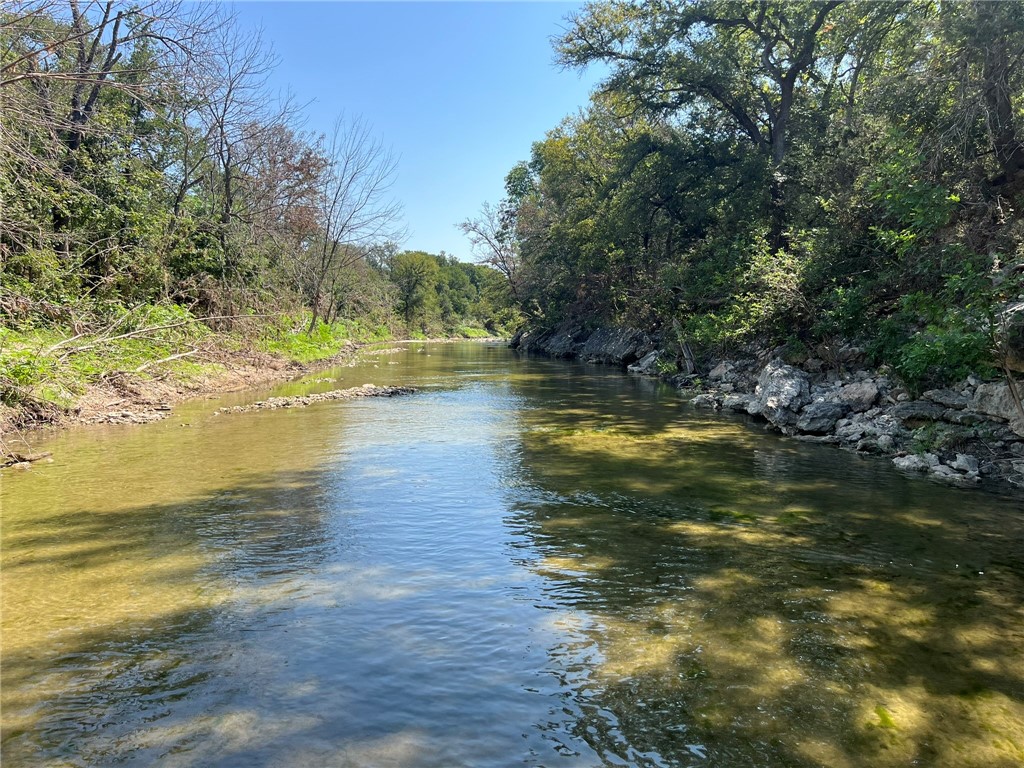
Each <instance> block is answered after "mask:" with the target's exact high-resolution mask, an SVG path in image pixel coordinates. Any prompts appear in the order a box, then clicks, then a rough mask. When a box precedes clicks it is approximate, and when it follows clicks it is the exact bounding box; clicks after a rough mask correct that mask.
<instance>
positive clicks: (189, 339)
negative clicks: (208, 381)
mask: <svg viewBox="0 0 1024 768" xmlns="http://www.w3.org/2000/svg"><path fill="white" fill-rule="evenodd" d="M255 322H259V323H260V325H259V327H256V328H254V327H253V326H252V325H251V324H250V325H248V327H247V328H245V329H242V330H238V331H233V332H220V333H215V332H214V331H211V330H210V329H209V328H208V327H207V326H206V325H204V324H203V323H202V322H200V320H199V319H197V318H195V317H194V316H192V315H191V314H189V313H188V311H187V310H185V309H183V308H181V307H177V306H170V307H168V306H162V305H157V306H144V307H137V308H135V309H133V310H131V311H127V310H121V312H120V314H116V313H115V314H112V316H111V317H110V318H105V319H103V320H97V321H96V326H97V328H100V330H98V331H97V332H95V333H91V334H82V335H80V336H76V334H75V332H74V330H72V329H70V328H59V327H45V328H31V329H22V330H17V331H16V330H12V329H9V328H2V327H0V403H2V404H4V405H8V406H13V407H15V408H18V407H20V406H28V405H31V404H32V403H38V402H43V403H46V404H50V405H55V406H58V407H60V408H67V407H70V406H72V405H74V403H75V401H76V399H77V398H78V396H80V395H81V394H82V393H84V392H85V390H86V388H87V387H88V386H89V385H90V384H91V383H94V382H96V381H98V380H99V379H101V378H102V377H104V376H109V375H110V374H113V373H118V372H125V373H130V374H132V375H133V376H138V377H140V378H147V377H152V376H156V375H165V374H168V373H169V374H170V375H171V376H173V377H174V378H175V379H177V380H179V381H188V380H195V379H198V378H200V377H202V376H204V375H208V374H210V373H213V372H215V371H217V370H220V369H222V366H221V365H219V364H217V363H212V362H204V361H201V360H199V359H198V357H192V356H186V357H179V358H175V359H167V358H172V357H174V356H176V355H180V354H182V353H185V352H190V351H191V350H196V349H199V348H200V347H204V348H207V349H211V348H212V349H220V350H224V351H229V352H236V353H241V354H244V351H245V350H246V349H251V348H253V347H255V348H256V349H258V350H260V351H263V352H268V353H271V354H275V355H278V356H280V357H284V358H286V359H288V360H293V361H297V362H300V363H312V362H316V361H318V360H324V359H328V358H330V357H333V356H334V355H336V354H337V353H338V352H339V351H340V350H341V349H342V348H343V347H344V346H345V345H346V343H348V342H360V343H365V342H373V341H383V340H386V339H388V338H390V337H391V334H390V331H389V330H388V329H387V328H386V327H382V326H377V327H372V326H369V325H367V324H364V323H361V322H359V321H357V320H347V321H342V322H338V323H335V324H334V325H326V324H324V323H319V324H318V325H317V327H316V329H315V330H314V332H313V333H312V334H307V333H306V329H307V327H308V323H309V316H308V315H306V316H305V317H303V316H302V315H296V316H293V317H284V318H280V319H276V320H274V321H270V322H268V321H265V320H259V321H255ZM125 334H133V335H127V336H126V335H125Z"/></svg>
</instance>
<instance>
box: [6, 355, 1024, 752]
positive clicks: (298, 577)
mask: <svg viewBox="0 0 1024 768" xmlns="http://www.w3.org/2000/svg"><path fill="white" fill-rule="evenodd" d="M324 376H329V377H332V378H336V379H337V381H318V382H312V383H310V382H307V383H302V382H298V383H290V384H288V385H285V386H282V387H279V388H278V389H277V390H275V392H274V394H296V393H301V392H307V391H322V390H326V389H333V388H339V387H350V386H357V385H360V384H363V383H366V382H373V383H375V384H380V385H387V384H412V385H414V386H416V387H418V388H419V392H418V393H417V394H415V395H413V396H409V397H403V398H395V399H365V400H359V401H345V402H328V403H321V404H317V405H314V406H311V407H309V408H304V409H296V410H276V411H260V412H254V413H225V414H221V415H214V411H215V409H216V408H217V407H219V406H221V405H224V404H236V403H242V402H246V401H248V400H253V399H257V397H258V396H264V395H266V394H267V393H265V392H264V393H253V394H248V395H235V396H231V397H227V398H221V399H220V400H217V401H200V402H195V403H190V404H187V405H185V406H180V407H178V408H176V409H175V411H174V413H173V414H172V416H171V418H170V419H168V420H167V421H165V422H161V423H159V424H155V425H148V426H142V427H138V426H136V427H125V426H117V427H115V426H111V427H94V428H88V429H75V430H71V431H68V432H65V433H63V434H60V435H58V436H56V437H53V438H51V439H49V440H47V441H46V442H45V443H43V444H41V445H39V446H38V447H39V448H42V449H45V450H51V451H53V453H54V457H55V461H54V462H53V463H52V464H39V465H36V466H35V467H33V469H31V470H30V471H26V472H22V473H12V472H10V471H5V472H4V473H3V474H2V475H0V483H2V489H0V492H2V496H0V500H2V526H3V527H2V540H0V575H2V588H3V591H2V609H3V613H2V631H3V634H2V641H3V646H2V661H0V672H2V701H0V703H2V717H3V741H2V748H0V749H2V752H0V754H2V759H3V765H4V766H5V768H8V767H10V768H14V767H15V766H120V765H131V766H150V765H159V766H171V767H173V766H190V767H196V768H199V767H204V768H205V767H207V766H238V767H239V768H241V767H243V766H245V767H248V766H283V767H291V766H310V767H321V766H323V767H327V766H373V767H374V768H389V767H395V768H407V767H408V768H412V767H415V768H421V767H426V766H436V767H438V768H442V767H443V768H451V767H453V766H472V767H474V768H476V767H495V768H498V767H503V766H548V767H550V768H554V767H555V766H659V767H668V766H672V767H675V766H737V767H740V766H829V767H830V768H844V767H845V766H914V765H919V766H950V767H951V768H952V767H953V766H956V767H957V768H962V767H966V766H979V767H981V766H984V767H985V768H998V767H1000V766H1018V765H1022V764H1024V504H1022V502H1021V500H1020V499H1019V498H1016V499H1014V498H1012V497H1010V496H1000V495H998V494H993V493H985V492H980V491H976V490H975V491H971V490H959V489H949V488H945V487H942V486H938V485H934V484H932V483H930V482H928V481H926V480H923V479H917V478H909V477H905V476H903V475H901V474H899V473H898V472H897V471H895V470H894V469H893V468H892V467H891V465H890V464H889V463H888V462H887V461H885V460H881V459H864V458H859V457H857V456H854V455H851V454H848V453H844V452H842V451H839V450H836V449H832V448H828V447H821V446H811V445H804V444H801V443H798V442H794V441H790V440H786V439H782V438H778V437H776V436H773V435H770V434H767V433H765V432H764V431H763V430H762V429H760V428H759V427H758V426H757V425H755V424H752V423H747V422H746V421H744V420H743V419H741V418H739V417H732V416H720V415H716V414H709V413H699V412H695V411H693V410H691V409H689V407H688V406H686V405H684V404H683V403H682V401H680V399H679V398H678V397H677V395H676V394H675V393H674V392H673V391H672V390H670V389H668V388H666V387H664V386H662V385H660V384H658V383H656V382H653V381H650V380H646V379H641V378H637V377H630V376H626V375H623V374H620V373H618V372H615V371H611V370H608V369H602V368H595V367H585V366H580V365H572V364H566V363H562V362H556V361H548V360H538V359H528V358H525V357H520V356H517V355H516V354H515V353H513V352H510V351H509V350H506V349H504V348H502V347H501V346H500V345H487V344H479V343H475V344H474V343H466V344H434V345H424V344H411V345H408V346H405V347H404V348H403V351H401V352H397V353H392V354H381V355H376V356H370V357H369V358H368V359H367V361H366V362H364V363H361V364H360V365H358V366H356V367H349V368H339V369H336V370H333V371H331V372H328V373H327V374H318V375H317V376H316V377H311V378H323V377H324Z"/></svg>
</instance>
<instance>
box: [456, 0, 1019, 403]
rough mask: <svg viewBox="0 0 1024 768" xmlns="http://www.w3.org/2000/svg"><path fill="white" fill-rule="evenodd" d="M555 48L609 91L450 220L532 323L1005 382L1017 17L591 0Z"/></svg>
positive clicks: (976, 4) (977, 1)
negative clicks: (1002, 348) (833, 354)
mask: <svg viewBox="0 0 1024 768" xmlns="http://www.w3.org/2000/svg"><path fill="white" fill-rule="evenodd" d="M555 47H556V51H557V55H558V58H559V61H560V62H561V64H563V65H564V66H567V67H586V66H588V65H591V64H594V63H602V64H604V65H605V66H607V68H608V72H609V74H608V76H607V77H606V78H605V80H604V81H603V83H602V84H601V86H600V87H599V89H598V90H597V91H596V92H595V93H594V94H593V96H592V99H591V102H590V104H589V106H588V107H587V108H586V109H584V110H581V111H580V112H579V114H576V115H573V116H570V117H568V118H566V119H565V120H564V121H563V122H562V123H561V124H560V125H558V126H557V127H555V128H553V129H552V130H551V131H550V132H548V134H547V136H546V137H545V138H543V139H542V140H540V141H538V142H536V143H535V144H534V146H533V150H532V153H531V156H530V158H529V159H528V160H527V161H525V162H523V163H520V164H519V165H517V166H516V167H515V168H513V169H512V170H511V172H510V173H509V174H508V176H507V178H506V192H507V194H506V197H505V199H504V200H502V201H501V202H500V203H499V204H497V205H494V206H485V207H484V209H483V210H482V212H481V214H480V215H479V216H477V217H475V218H473V219H470V220H467V221H466V222H465V223H464V224H463V227H464V230H465V231H467V233H468V234H470V236H471V238H473V240H474V242H475V243H476V244H477V246H478V247H479V248H480V249H481V252H482V253H483V254H485V256H486V258H487V259H488V260H489V262H490V263H491V264H493V265H494V266H495V267H496V268H497V269H498V270H500V271H501V272H502V274H503V275H504V277H505V279H506V282H507V284H508V285H509V289H510V292H511V293H512V294H513V295H514V296H515V297H516V299H517V301H518V302H519V305H520V307H521V309H522V310H523V311H524V312H525V313H526V314H527V315H528V316H529V317H530V318H531V322H533V323H534V324H536V325H543V326H555V325H558V324H564V323H570V324H572V323H577V324H592V325H593V324H602V323H624V324H631V325H637V326H640V327H644V328H648V329H661V330H662V331H663V332H664V335H665V336H666V339H667V340H668V342H670V343H680V344H681V343H683V342H686V343H688V344H693V345H695V346H697V347H699V348H700V349H702V350H704V351H705V353H709V354H712V353H721V352H723V351H725V350H728V349H733V350H735V349H736V348H739V347H742V346H744V345H747V344H750V343H751V342H756V343H759V344H764V343H766V342H767V343H772V344H786V345H787V349H789V350H792V351H794V353H796V354H800V353H803V352H809V353H813V354H816V355H818V356H822V357H825V358H826V359H827V357H828V355H829V351H830V350H834V349H835V348H837V347H838V346H839V344H841V343H843V342H844V341H859V342H862V343H864V344H867V345H868V347H869V350H870V352H871V353H872V355H873V356H874V359H875V362H876V363H883V362H884V363H889V364H890V365H892V366H893V367H895V368H896V370H897V372H898V373H899V374H900V375H901V376H903V377H904V378H905V379H906V380H908V381H909V382H912V383H915V384H919V385H921V386H926V385H929V384H932V385H934V384H938V383H942V382H948V381H952V380H954V379H955V378H957V377H962V376H964V375H966V372H969V371H971V370H974V371H979V370H984V369H986V368H991V367H992V366H994V365H998V363H999V349H998V339H997V337H998V324H999V320H1000V317H1001V315H1000V313H1001V311H1002V309H1003V308H1004V307H1005V306H1006V305H1007V303H1008V302H1012V301H1014V300H1020V299H1022V298H1024V296H1022V274H1024V249H1022V246H1021V243H1022V242H1024V225H1022V220H1021V216H1020V214H1019V208H1020V205H1021V203H1022V202H1024V200H1022V192H1024V141H1022V135H1021V128H1020V121H1021V116H1022V115H1021V109H1022V89H1024V80H1022V75H1021V60H1022V57H1024V3H1020V2H984V1H981V0H964V1H963V2H954V3H947V2H933V1H932V0H908V1H900V2H884V1H883V2H857V1H848V2H842V1H841V0H828V1H814V2H807V1H799V2H798V1H793V2H768V1H761V2H752V1H750V0H746V1H744V0H736V1H733V0H690V1H682V0H653V1H644V2H633V1H631V0H597V1H596V2H591V3H590V4H588V5H587V6H586V7H585V8H584V9H583V10H582V11H580V12H579V13H576V14H574V15H572V16H571V17H570V18H569V19H568V24H567V29H566V31H565V32H564V34H563V35H562V36H561V37H560V38H559V39H558V40H557V41H556V44H555Z"/></svg>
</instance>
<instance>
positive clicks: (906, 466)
mask: <svg viewBox="0 0 1024 768" xmlns="http://www.w3.org/2000/svg"><path fill="white" fill-rule="evenodd" d="M892 463H893V464H895V465H896V467H897V469H902V470H906V471H908V472H927V471H928V470H929V469H931V468H932V467H937V466H939V463H940V462H939V457H938V456H936V455H935V454H934V453H926V454H923V455H918V454H911V455H910V456H897V457H896V458H894V459H893V460H892Z"/></svg>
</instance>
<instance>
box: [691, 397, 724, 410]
mask: <svg viewBox="0 0 1024 768" xmlns="http://www.w3.org/2000/svg"><path fill="white" fill-rule="evenodd" d="M690 405H692V406H693V407H694V408H713V409H717V408H718V400H716V399H715V396H714V395H697V396H696V397H695V398H693V399H692V400H691V401H690Z"/></svg>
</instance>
